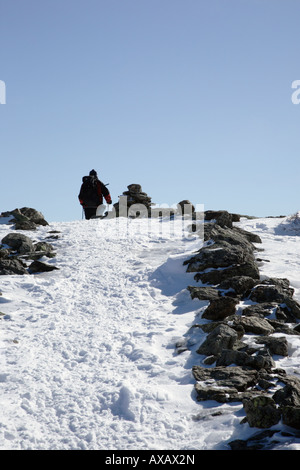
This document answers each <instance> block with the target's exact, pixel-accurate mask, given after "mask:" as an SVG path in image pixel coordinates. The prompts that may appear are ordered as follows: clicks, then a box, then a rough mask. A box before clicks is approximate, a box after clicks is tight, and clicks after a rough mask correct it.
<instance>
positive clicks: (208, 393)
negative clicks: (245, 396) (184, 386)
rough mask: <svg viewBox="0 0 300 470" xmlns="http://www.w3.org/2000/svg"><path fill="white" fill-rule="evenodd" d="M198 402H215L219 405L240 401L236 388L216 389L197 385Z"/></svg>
mask: <svg viewBox="0 0 300 470" xmlns="http://www.w3.org/2000/svg"><path fill="white" fill-rule="evenodd" d="M195 391H196V394H197V401H206V400H215V401H217V402H218V403H228V402H231V401H238V398H237V396H238V392H237V390H236V388H234V387H231V388H230V387H222V388H221V387H214V386H207V385H205V386H202V385H200V384H195Z"/></svg>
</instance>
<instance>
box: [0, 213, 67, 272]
mask: <svg viewBox="0 0 300 470" xmlns="http://www.w3.org/2000/svg"><path fill="white" fill-rule="evenodd" d="M24 213H26V214H27V215H30V216H31V215H32V216H33V217H34V220H35V222H34V223H35V228H34V229H36V227H37V224H39V225H45V223H44V222H42V220H41V219H40V215H39V214H40V213H39V212H37V211H34V210H33V209H30V210H29V211H28V212H26V211H24ZM6 214H7V213H6ZM10 222H11V220H10ZM46 224H47V223H46ZM26 230H27V229H26ZM50 237H51V235H50ZM55 256H56V253H55V251H54V247H53V246H52V245H51V244H50V243H48V241H46V240H44V241H40V242H35V241H34V240H32V239H31V238H30V237H29V236H27V235H24V234H23V233H20V232H18V231H15V230H13V231H11V232H9V233H8V234H7V235H6V236H5V237H4V238H3V239H2V240H1V246H0V275H10V274H20V275H23V274H34V273H37V272H45V271H52V270H54V269H58V268H56V267H54V266H53V265H51V264H50V265H49V264H47V263H45V262H44V261H41V258H43V257H46V258H54V257H55Z"/></svg>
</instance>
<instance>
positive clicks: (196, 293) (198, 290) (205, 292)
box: [187, 286, 220, 301]
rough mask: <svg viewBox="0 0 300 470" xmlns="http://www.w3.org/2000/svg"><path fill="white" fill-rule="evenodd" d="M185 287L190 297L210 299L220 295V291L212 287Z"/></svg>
mask: <svg viewBox="0 0 300 470" xmlns="http://www.w3.org/2000/svg"><path fill="white" fill-rule="evenodd" d="M187 289H188V290H189V292H190V294H191V298H192V299H198V300H209V301H211V300H216V299H218V298H219V297H220V292H219V291H218V290H217V289H215V288H214V287H194V286H188V288H187Z"/></svg>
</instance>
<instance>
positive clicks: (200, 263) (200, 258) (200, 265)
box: [184, 243, 252, 272]
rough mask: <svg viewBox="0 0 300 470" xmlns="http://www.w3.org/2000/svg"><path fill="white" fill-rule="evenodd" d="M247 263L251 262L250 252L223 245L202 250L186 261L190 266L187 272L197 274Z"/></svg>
mask: <svg viewBox="0 0 300 470" xmlns="http://www.w3.org/2000/svg"><path fill="white" fill-rule="evenodd" d="M251 260H252V259H251ZM247 261H250V257H249V254H248V252H245V251H244V250H243V249H242V248H241V247H239V246H230V245H229V244H226V245H225V243H223V244H221V245H219V244H215V245H212V246H210V247H206V248H202V249H201V250H199V252H198V254H196V255H195V256H193V257H192V258H191V259H189V260H188V261H185V262H184V264H188V268H187V272H197V271H204V270H205V269H210V268H228V267H229V266H232V265H235V264H241V263H244V262H247Z"/></svg>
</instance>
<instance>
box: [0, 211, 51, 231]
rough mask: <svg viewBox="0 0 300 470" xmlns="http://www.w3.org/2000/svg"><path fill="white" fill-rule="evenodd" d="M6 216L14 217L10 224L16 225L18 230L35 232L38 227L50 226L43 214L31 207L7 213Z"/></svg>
mask: <svg viewBox="0 0 300 470" xmlns="http://www.w3.org/2000/svg"><path fill="white" fill-rule="evenodd" d="M5 214H10V215H11V216H13V219H12V220H10V223H12V222H14V223H15V229H16V230H35V229H36V227H37V226H38V225H49V224H48V222H47V221H46V220H45V218H44V216H43V214H42V213H41V212H39V211H37V210H36V209H33V208H31V207H22V208H21V209H14V210H13V211H10V212H6V213H5Z"/></svg>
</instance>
